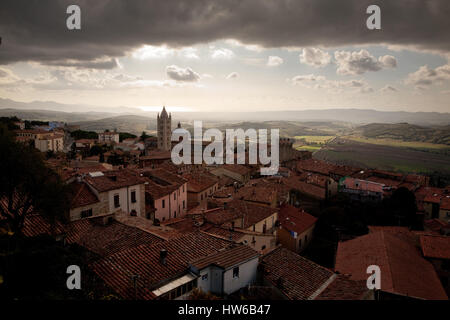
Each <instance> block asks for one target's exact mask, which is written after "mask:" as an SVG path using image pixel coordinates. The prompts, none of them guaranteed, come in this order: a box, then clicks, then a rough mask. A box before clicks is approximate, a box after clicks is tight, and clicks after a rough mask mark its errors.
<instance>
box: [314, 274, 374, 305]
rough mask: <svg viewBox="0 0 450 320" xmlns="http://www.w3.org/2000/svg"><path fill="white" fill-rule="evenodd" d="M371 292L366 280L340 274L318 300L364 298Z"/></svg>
mask: <svg viewBox="0 0 450 320" xmlns="http://www.w3.org/2000/svg"><path fill="white" fill-rule="evenodd" d="M369 294H370V291H369V289H367V283H366V280H360V281H355V280H351V279H350V277H349V276H346V275H341V274H339V275H337V277H336V278H335V279H334V281H333V282H332V283H331V284H330V285H329V286H328V287H326V288H325V290H323V291H322V292H321V293H320V295H319V296H318V297H317V298H316V300H362V299H365V298H367V297H368V295H369Z"/></svg>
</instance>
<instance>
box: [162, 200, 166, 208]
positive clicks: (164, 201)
mask: <svg viewBox="0 0 450 320" xmlns="http://www.w3.org/2000/svg"><path fill="white" fill-rule="evenodd" d="M162 207H163V208H165V207H166V200H163V201H162Z"/></svg>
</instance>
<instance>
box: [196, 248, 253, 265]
mask: <svg viewBox="0 0 450 320" xmlns="http://www.w3.org/2000/svg"><path fill="white" fill-rule="evenodd" d="M258 257H259V254H258V252H256V251H255V250H253V249H252V248H250V247H249V246H247V245H243V244H239V245H233V246H230V247H228V248H225V249H224V250H221V251H218V252H215V253H213V254H210V255H208V256H204V257H201V258H199V259H196V260H194V261H191V262H190V264H191V265H192V266H193V267H195V268H197V269H198V270H202V269H204V268H206V267H208V266H210V265H215V266H218V267H220V268H223V269H225V270H226V269H229V268H231V267H233V266H235V265H237V264H241V263H244V262H246V261H248V260H251V259H254V258H258Z"/></svg>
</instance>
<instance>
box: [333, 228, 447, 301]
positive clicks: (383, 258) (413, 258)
mask: <svg viewBox="0 0 450 320" xmlns="http://www.w3.org/2000/svg"><path fill="white" fill-rule="evenodd" d="M406 239H407V238H405V235H404V234H403V235H401V236H397V235H396V233H395V231H393V230H387V231H384V230H382V229H381V230H378V231H374V232H371V233H369V234H367V235H364V236H361V237H358V238H355V239H352V240H348V241H345V242H339V244H338V249H337V254H336V265H335V269H336V271H339V272H340V273H343V274H348V275H349V276H350V279H351V280H366V279H367V273H366V269H367V267H368V266H370V265H378V266H379V267H380V269H381V274H382V275H383V276H382V277H381V290H383V291H386V292H391V293H394V294H401V295H407V296H411V297H415V298H422V299H431V300H441V299H444V300H447V295H446V293H445V291H444V289H443V288H442V285H441V282H440V281H439V278H438V276H437V275H436V272H435V270H434V268H433V265H432V264H431V263H430V262H428V261H427V260H425V259H424V258H423V257H422V256H421V254H420V252H419V249H418V248H417V247H416V246H415V245H414V244H413V243H411V242H410V241H407V240H406Z"/></svg>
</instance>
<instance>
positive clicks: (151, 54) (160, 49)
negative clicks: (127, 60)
mask: <svg viewBox="0 0 450 320" xmlns="http://www.w3.org/2000/svg"><path fill="white" fill-rule="evenodd" d="M197 51H198V50H197V49H196V48H192V47H185V48H179V49H173V48H169V47H167V46H165V45H163V46H149V45H144V46H143V47H141V48H139V49H137V50H135V51H133V53H132V57H133V58H135V59H139V60H149V59H166V58H172V57H175V56H177V57H183V58H187V59H195V60H198V59H200V57H199V56H198V54H197Z"/></svg>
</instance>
